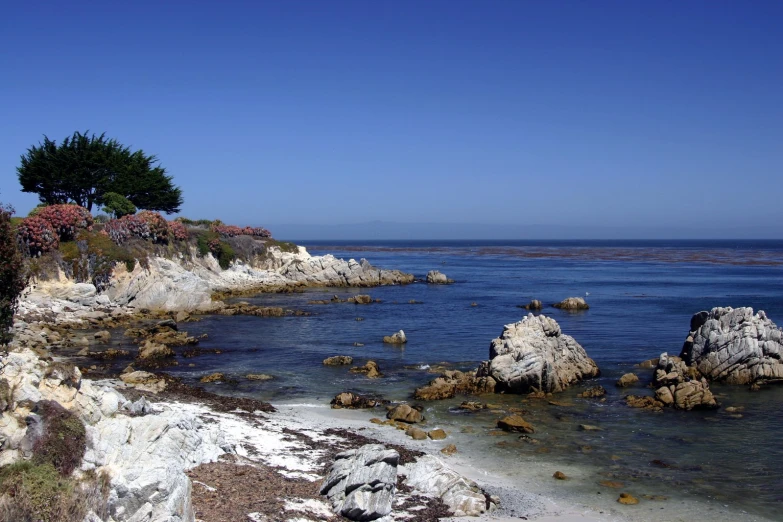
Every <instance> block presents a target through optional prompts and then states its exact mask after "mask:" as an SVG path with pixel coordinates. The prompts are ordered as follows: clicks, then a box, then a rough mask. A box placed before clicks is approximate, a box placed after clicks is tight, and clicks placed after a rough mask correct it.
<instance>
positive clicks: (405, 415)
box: [386, 404, 424, 424]
mask: <svg viewBox="0 0 783 522" xmlns="http://www.w3.org/2000/svg"><path fill="white" fill-rule="evenodd" d="M386 418H387V419H391V420H396V421H402V422H407V423H410V424H414V423H418V422H423V421H424V416H423V415H422V414H421V412H420V411H419V410H417V409H416V408H411V407H410V405H408V404H399V405H397V406H395V407H394V408H392V409H391V410H389V412H388V413H387V414H386Z"/></svg>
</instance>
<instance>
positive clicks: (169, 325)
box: [155, 319, 179, 331]
mask: <svg viewBox="0 0 783 522" xmlns="http://www.w3.org/2000/svg"><path fill="white" fill-rule="evenodd" d="M155 328H156V329H161V330H163V329H171V330H175V331H176V330H178V329H179V327H178V326H177V322H176V321H175V320H173V319H164V320H162V321H158V324H156V325H155Z"/></svg>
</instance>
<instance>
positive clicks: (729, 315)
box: [680, 307, 783, 384]
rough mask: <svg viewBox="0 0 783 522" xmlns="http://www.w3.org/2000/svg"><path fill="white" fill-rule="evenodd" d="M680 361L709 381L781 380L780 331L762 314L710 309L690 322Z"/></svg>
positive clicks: (782, 346)
mask: <svg viewBox="0 0 783 522" xmlns="http://www.w3.org/2000/svg"><path fill="white" fill-rule="evenodd" d="M680 357H681V358H682V360H683V361H684V362H685V364H686V365H688V366H695V367H696V368H697V369H698V371H699V373H700V374H701V375H703V376H704V377H706V378H707V379H709V380H711V381H718V382H725V383H727V384H750V383H755V382H759V381H768V380H774V379H783V360H781V359H783V331H782V330H781V329H780V328H779V327H778V326H777V325H775V323H773V322H772V321H771V320H770V319H769V318H767V315H766V314H765V313H764V312H763V311H761V310H759V312H758V313H756V314H754V313H753V309H752V308H749V307H746V308H731V307H727V308H713V309H712V310H710V311H709V312H706V311H705V312H699V313H697V314H695V315H694V316H693V317H692V318H691V327H690V332H689V333H688V337H687V339H686V341H685V345H684V346H683V348H682V352H681V353H680Z"/></svg>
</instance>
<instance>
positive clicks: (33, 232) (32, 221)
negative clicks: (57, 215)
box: [16, 216, 60, 257]
mask: <svg viewBox="0 0 783 522" xmlns="http://www.w3.org/2000/svg"><path fill="white" fill-rule="evenodd" d="M16 233H17V235H18V237H19V241H20V242H21V243H22V245H24V247H25V248H27V251H28V252H29V254H30V256H32V257H36V256H40V255H41V254H45V253H47V252H51V251H52V250H55V249H57V247H58V246H59V245H60V241H59V237H58V234H57V232H56V231H55V229H54V227H52V225H51V224H50V223H49V222H48V221H47V220H45V219H43V218H41V217H38V216H33V217H27V218H24V219H23V220H22V222H21V223H19V226H18V227H17V229H16Z"/></svg>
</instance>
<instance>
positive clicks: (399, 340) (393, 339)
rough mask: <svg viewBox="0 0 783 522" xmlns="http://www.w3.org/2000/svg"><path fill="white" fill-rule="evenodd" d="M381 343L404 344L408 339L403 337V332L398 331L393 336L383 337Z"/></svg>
mask: <svg viewBox="0 0 783 522" xmlns="http://www.w3.org/2000/svg"><path fill="white" fill-rule="evenodd" d="M383 342H385V343H386V344H405V343H407V342H408V339H407V338H406V337H405V332H403V331H402V330H400V331H399V332H397V333H395V334H392V335H386V336H384V337H383Z"/></svg>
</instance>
